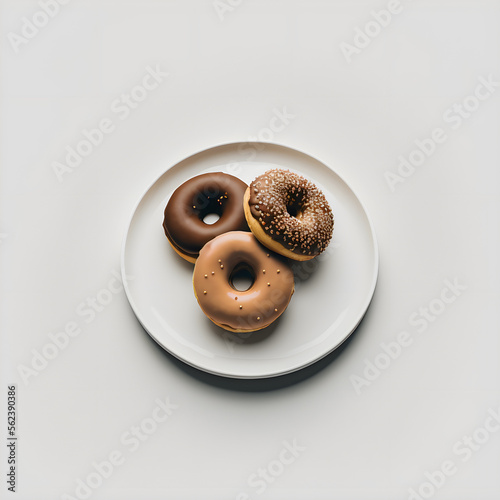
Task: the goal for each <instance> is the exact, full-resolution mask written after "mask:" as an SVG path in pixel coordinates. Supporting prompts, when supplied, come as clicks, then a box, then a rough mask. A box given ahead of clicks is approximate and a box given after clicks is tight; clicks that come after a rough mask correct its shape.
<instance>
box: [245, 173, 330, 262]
mask: <svg viewBox="0 0 500 500" xmlns="http://www.w3.org/2000/svg"><path fill="white" fill-rule="evenodd" d="M243 204H244V208H245V217H246V219H247V222H248V225H249V226H250V229H251V230H252V233H253V234H254V235H255V236H256V237H257V239H258V240H259V241H260V242H261V243H262V244H263V245H265V246H266V247H267V248H269V249H271V250H274V251H275V252H277V253H279V254H281V255H284V256H285V257H289V258H290V259H294V260H301V261H304V260H309V259H312V258H314V257H316V256H317V255H319V254H320V253H321V252H323V250H325V249H326V247H327V246H328V244H329V243H330V240H331V238H332V233H333V224H334V219H333V213H332V210H331V208H330V205H329V204H328V201H327V200H326V198H325V195H324V194H323V193H322V192H321V191H320V190H319V189H318V187H317V186H315V185H314V184H313V183H312V182H310V181H308V180H307V179H305V178H304V177H301V176H300V175H297V174H295V173H293V172H290V171H288V170H280V169H274V170H269V171H268V172H266V173H265V174H263V175H261V176H259V177H257V178H256V179H255V180H254V181H253V182H252V183H251V184H250V186H249V188H248V189H247V190H246V192H245V198H244V202H243Z"/></svg>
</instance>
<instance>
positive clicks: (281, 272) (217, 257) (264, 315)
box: [193, 231, 294, 332]
mask: <svg viewBox="0 0 500 500" xmlns="http://www.w3.org/2000/svg"><path fill="white" fill-rule="evenodd" d="M241 269H246V270H247V272H249V273H250V274H251V276H252V277H253V284H252V285H251V287H250V288H249V289H248V290H245V291H238V290H236V289H235V288H234V287H233V285H232V277H233V276H234V275H235V273H237V272H238V271H239V270H241ZM193 287H194V293H195V295H196V298H197V300H198V303H199V305H200V307H201V309H202V310H203V312H204V313H205V314H206V315H207V316H208V318H209V319H210V320H212V321H213V322H214V323H215V324H216V325H218V326H220V327H222V328H224V329H226V330H229V331H232V332H252V331H255V330H260V329H262V328H265V327H266V326H269V325H270V324H271V323H272V322H273V321H275V320H276V319H277V318H278V317H279V316H280V315H281V314H282V313H283V312H284V311H285V309H286V308H287V306H288V303H289V302H290V299H291V297H292V294H293V291H294V279H293V272H292V270H291V269H290V267H289V265H288V264H287V263H286V261H285V259H283V258H282V257H281V256H279V255H276V254H275V253H273V252H270V251H269V250H268V249H267V248H265V247H263V246H262V245H261V244H260V243H259V242H258V241H257V239H256V238H255V236H253V234H252V233H250V232H243V231H233V232H229V233H226V234H223V235H220V236H217V237H216V238H214V239H213V240H211V241H209V242H208V243H207V244H206V245H205V246H204V247H203V248H202V249H201V251H200V255H199V257H198V259H197V260H196V264H195V266H194V273H193Z"/></svg>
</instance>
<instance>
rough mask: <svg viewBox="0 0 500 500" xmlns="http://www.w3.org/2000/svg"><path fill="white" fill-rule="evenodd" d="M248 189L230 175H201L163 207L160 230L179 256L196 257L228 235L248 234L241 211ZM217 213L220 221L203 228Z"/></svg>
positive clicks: (182, 188)
mask: <svg viewBox="0 0 500 500" xmlns="http://www.w3.org/2000/svg"><path fill="white" fill-rule="evenodd" d="M246 188H247V185H246V184H245V183H244V182H243V181H241V180H240V179H238V178H237V177H234V176H232V175H229V174H224V173H222V172H214V173H208V174H201V175H198V176H196V177H193V178H192V179H189V180H188V181H186V182H184V183H183V184H181V185H180V186H179V187H178V188H177V189H176V190H175V191H174V192H173V194H172V196H171V197H170V199H169V201H168V203H167V206H166V207H165V212H164V219H163V229H164V230H165V236H166V237H167V238H168V240H169V241H170V243H171V244H172V245H173V246H174V247H175V248H177V249H178V250H179V251H180V252H181V253H184V254H187V255H189V256H191V257H195V258H196V257H197V256H198V253H199V251H200V250H201V248H202V247H203V245H204V244H205V243H206V242H207V241H210V240H211V239H212V238H215V237H216V236H219V235H220V234H223V233H226V232H228V231H249V228H248V225H247V222H246V220H245V213H244V210H243V196H244V194H245V190H246ZM210 213H216V214H218V215H219V216H220V219H219V220H218V221H217V222H215V223H214V224H205V223H204V222H203V218H204V217H205V216H206V215H207V214H210Z"/></svg>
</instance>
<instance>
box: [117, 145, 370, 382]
mask: <svg viewBox="0 0 500 500" xmlns="http://www.w3.org/2000/svg"><path fill="white" fill-rule="evenodd" d="M240 144H257V145H259V144H260V145H263V146H264V147H265V146H276V147H278V148H284V149H288V150H291V151H294V152H296V153H300V154H302V155H304V156H308V157H309V158H312V159H313V160H315V161H317V162H318V163H320V164H321V165H323V166H324V167H326V168H327V169H328V170H330V171H331V172H332V173H334V174H335V175H336V176H337V177H338V178H339V179H340V180H341V181H342V182H343V183H344V184H345V185H346V186H347V187H348V188H349V189H350V191H351V192H352V194H353V195H354V197H355V198H356V200H357V202H358V203H359V204H360V206H361V208H362V210H363V212H364V215H365V217H366V220H367V222H368V226H369V228H370V234H371V239H372V244H373V249H374V255H373V257H374V268H373V274H372V277H371V282H370V289H369V293H368V295H367V296H368V299H367V300H366V303H364V304H363V307H362V308H360V309H361V310H362V313H361V314H360V317H359V319H358V321H357V322H356V324H355V325H354V326H353V327H352V328H351V331H350V332H349V333H347V335H346V336H345V337H344V338H343V339H342V340H341V341H340V342H339V343H337V344H335V346H333V347H332V348H331V349H328V350H326V352H324V353H322V355H321V356H317V357H314V359H312V360H309V361H306V362H303V363H301V364H300V366H293V367H290V368H289V369H286V370H280V371H276V372H271V373H263V374H259V375H241V374H234V373H224V372H218V371H216V370H212V369H209V368H207V367H204V366H200V365H198V364H196V363H194V362H192V361H190V360H188V359H185V358H184V357H183V356H182V355H180V354H178V353H176V352H174V351H172V350H171V349H168V348H167V347H166V346H164V345H163V344H161V343H160V341H159V340H158V339H157V338H156V337H155V336H154V335H153V334H152V333H151V332H150V331H149V329H148V328H147V327H146V325H145V322H144V321H143V318H142V317H141V312H140V310H139V309H138V307H137V305H136V304H135V303H134V299H133V297H132V292H131V290H130V289H129V285H128V280H127V274H126V270H125V250H126V243H127V239H128V236H129V233H130V227H131V225H132V222H133V220H134V217H135V214H136V212H137V209H138V208H139V206H140V204H141V203H142V201H143V200H144V198H145V197H146V195H147V194H148V193H149V191H150V190H151V188H152V187H153V186H154V185H155V184H156V183H157V182H158V180H159V179H161V177H163V176H164V175H165V174H166V173H167V172H168V171H169V170H171V169H173V168H175V167H176V166H177V165H179V164H180V163H182V162H184V161H186V160H189V159H190V158H192V157H194V156H197V155H199V154H202V153H207V152H209V151H211V150H215V149H219V148H222V147H227V146H238V145H240ZM379 264H380V253H379V248H378V240H377V235H376V233H375V227H374V225H373V221H372V218H371V216H370V214H369V212H368V211H367V209H366V206H365V204H364V203H363V201H362V200H361V198H360V197H359V196H358V195H357V193H356V191H355V190H354V189H353V188H352V186H351V185H350V184H349V183H348V182H347V181H346V180H345V178H344V177H343V176H342V175H341V174H339V173H338V172H337V171H336V170H334V169H333V168H332V167H330V165H329V164H328V163H327V162H324V161H323V160H321V159H320V158H318V157H317V156H313V155H311V154H309V153H307V152H305V151H302V150H300V149H297V148H295V147H290V146H288V145H286V144H280V143H277V142H263V141H232V142H223V143H220V144H217V145H214V146H210V147H208V148H207V147H205V148H203V149H200V150H198V151H196V152H194V153H191V154H190V155H188V156H185V157H183V158H181V159H180V160H177V161H176V162H175V163H172V164H171V165H170V166H169V167H168V168H167V169H166V170H164V171H163V172H162V173H161V174H160V175H159V176H157V177H156V178H155V179H154V180H153V182H151V183H150V184H149V185H148V187H147V188H146V190H145V191H144V192H143V194H142V196H140V197H139V199H138V201H137V202H136V204H135V205H134V207H133V210H132V212H131V215H130V217H129V219H128V223H127V224H126V229H125V234H124V236H123V239H122V246H121V256H120V271H121V275H122V282H123V289H124V291H125V296H126V297H127V301H128V303H129V304H130V307H131V308H132V311H133V313H134V315H135V317H136V318H137V320H138V321H139V323H140V324H141V326H142V328H143V329H144V330H145V331H146V333H147V334H148V335H149V336H150V337H151V338H152V339H153V340H154V341H155V342H156V343H157V344H158V345H159V346H160V347H161V348H162V349H163V350H165V351H166V352H167V353H169V354H170V355H172V356H174V357H175V358H176V359H178V360H180V361H182V362H183V363H185V364H187V365H188V366H191V367H193V368H196V369H197V370H200V371H202V372H205V373H209V374H211V375H216V376H219V377H225V378H230V379H237V380H259V379H268V378H275V377H280V376H283V375H288V374H290V373H294V372H297V371H299V370H303V369H304V368H307V367H308V366H311V365H313V364H315V363H317V362H318V361H320V360H322V359H323V358H325V357H326V356H328V355H329V354H331V353H332V352H334V351H336V350H337V349H338V348H339V347H340V346H341V345H342V344H344V342H346V341H347V340H348V339H349V338H350V337H351V335H352V334H353V333H354V332H355V331H356V329H357V328H358V326H359V324H360V323H361V321H362V320H363V318H364V317H365V315H366V312H367V311H368V308H369V307H370V304H371V302H372V300H373V297H374V295H375V290H376V287H377V282H378V275H379Z"/></svg>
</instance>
